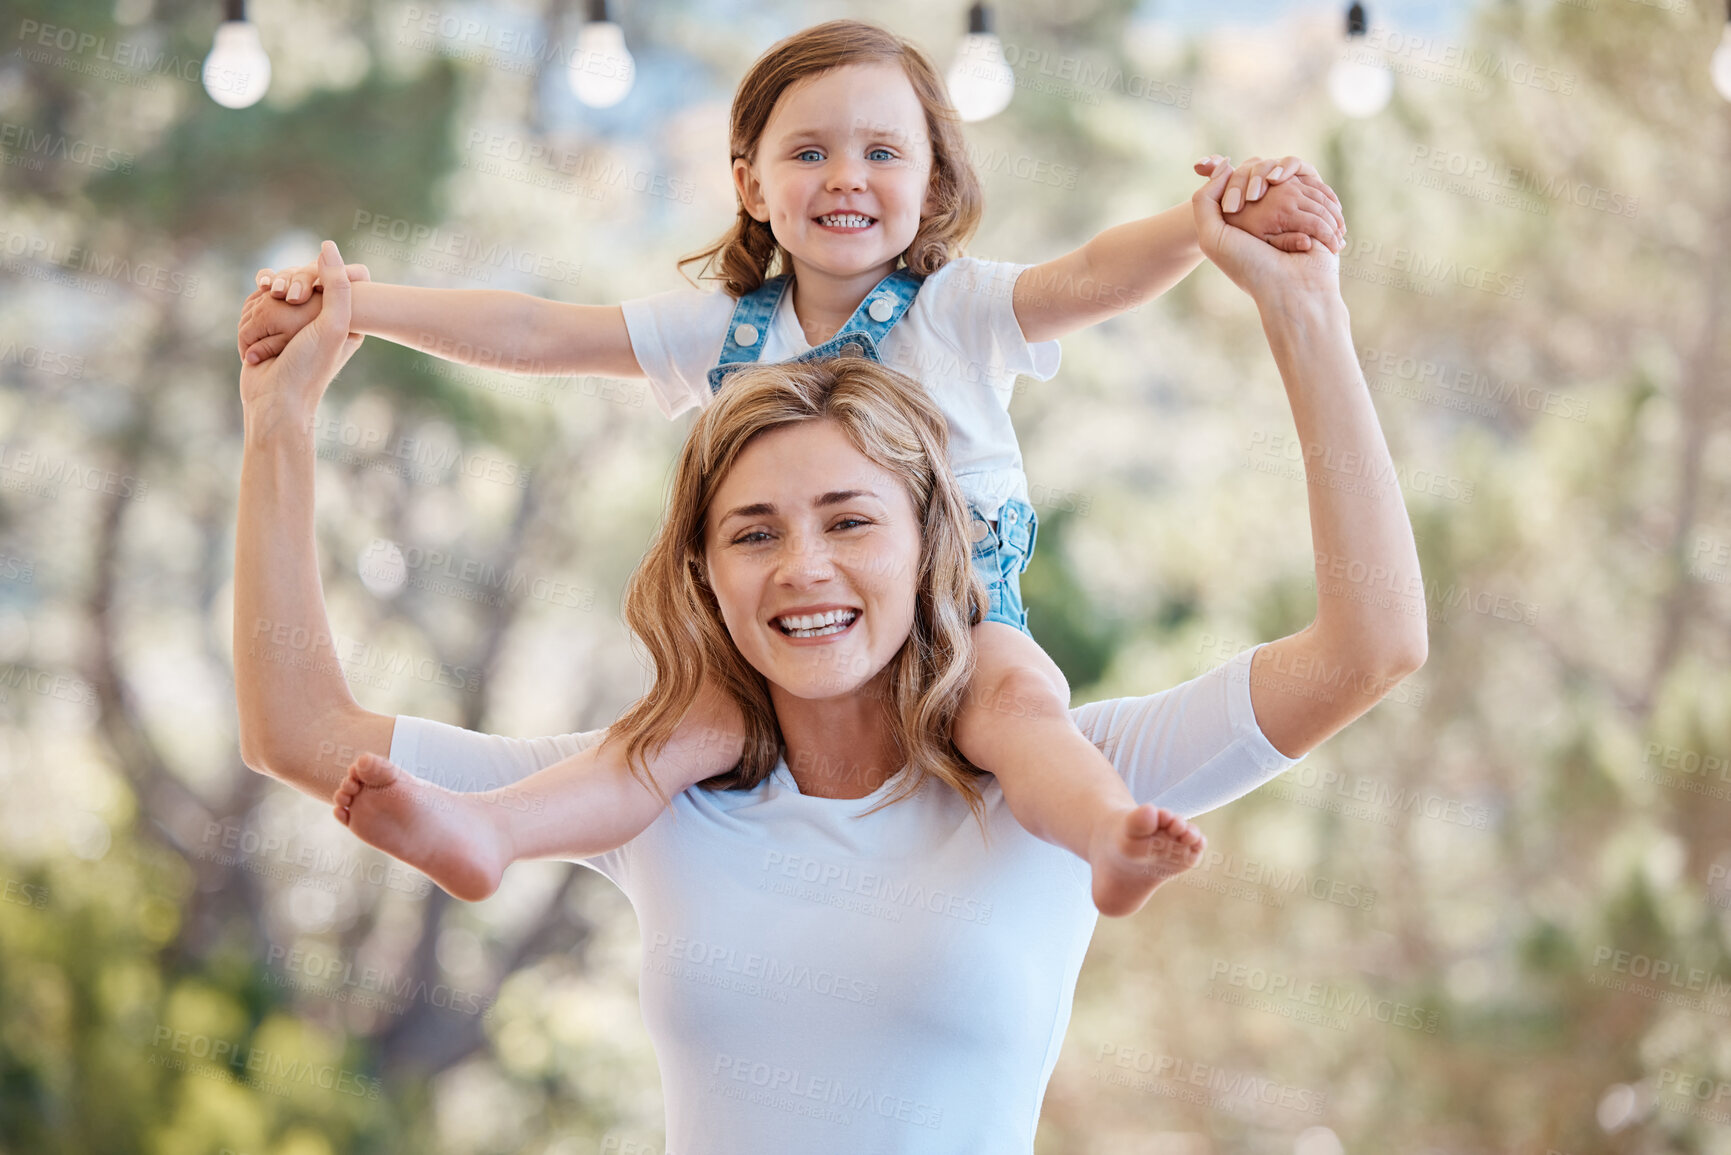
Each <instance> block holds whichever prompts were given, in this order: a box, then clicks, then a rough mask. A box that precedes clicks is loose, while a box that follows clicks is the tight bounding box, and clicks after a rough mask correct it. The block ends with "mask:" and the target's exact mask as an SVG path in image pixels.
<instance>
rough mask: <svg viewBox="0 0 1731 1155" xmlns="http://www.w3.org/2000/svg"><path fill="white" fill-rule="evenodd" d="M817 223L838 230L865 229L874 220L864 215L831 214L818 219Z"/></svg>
mask: <svg viewBox="0 0 1731 1155" xmlns="http://www.w3.org/2000/svg"><path fill="white" fill-rule="evenodd" d="M817 223H818V224H820V225H828V226H830V227H831V228H837V229H863V228H865V227H866V226H867V225H869V224H871V223H872V218H870V217H868V216H866V215H865V214H864V213H831V214H830V215H829V216H827V217H819V218H817Z"/></svg>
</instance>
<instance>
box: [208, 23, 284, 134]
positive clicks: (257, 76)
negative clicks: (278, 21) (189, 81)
mask: <svg viewBox="0 0 1731 1155" xmlns="http://www.w3.org/2000/svg"><path fill="white" fill-rule="evenodd" d="M269 87H270V57H268V56H266V55H265V52H264V46H263V45H262V44H260V43H259V39H258V26H257V25H255V24H253V23H251V22H250V21H248V20H247V18H246V0H224V3H223V20H222V23H221V24H219V25H217V28H216V39H215V40H213V41H212V42H211V45H210V55H209V56H206V57H205V58H204V90H205V91H206V92H208V93H210V98H211V99H212V100H214V101H216V102H217V103H218V104H220V105H222V106H223V107H224V108H248V107H250V106H252V105H254V104H257V103H258V102H259V100H260V99H262V98H263V96H264V93H265V89H267V88H269Z"/></svg>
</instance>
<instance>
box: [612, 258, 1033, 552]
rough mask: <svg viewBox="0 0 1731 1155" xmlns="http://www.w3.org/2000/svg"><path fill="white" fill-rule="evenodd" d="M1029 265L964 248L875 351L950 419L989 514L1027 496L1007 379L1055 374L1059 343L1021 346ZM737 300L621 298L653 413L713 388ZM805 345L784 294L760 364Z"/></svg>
mask: <svg viewBox="0 0 1731 1155" xmlns="http://www.w3.org/2000/svg"><path fill="white" fill-rule="evenodd" d="M1028 267H1029V266H1027V265H1018V264H1011V263H1009V262H1005V261H981V260H976V259H975V258H973V257H962V258H959V259H957V260H954V261H951V262H949V263H948V264H946V265H945V266H944V267H943V268H941V269H939V270H938V271H937V272H935V273H933V274H932V275H931V276H929V277H927V278H926V279H925V281H924V282H923V283H922V284H921V285H920V291H919V293H918V294H916V295H915V297H914V300H913V304H911V305H910V306H908V311H907V312H906V313H905V314H903V316H902V319H901V320H900V321H897V322H896V325H895V327H894V328H893V329H891V330H890V331H889V334H888V335H887V336H886V337H885V338H884V341H883V344H882V347H881V348H880V349H879V350H878V353H879V356H881V357H882V359H883V362H884V364H886V365H888V366H890V367H891V368H892V369H897V370H899V371H901V372H903V373H906V374H907V375H908V376H910V377H912V378H914V379H915V380H916V381H919V382H921V383H922V384H924V385H925V387H926V388H927V389H929V390H930V391H931V393H932V397H933V399H934V400H936V401H937V403H938V406H939V407H940V408H941V409H942V410H943V412H944V416H945V417H946V418H947V419H948V421H949V427H950V464H951V466H952V467H953V468H954V469H955V471H956V476H957V478H958V479H959V480H960V481H961V484H962V492H963V494H964V495H966V497H967V498H968V500H969V501H970V502H972V503H973V504H974V505H975V506H976V507H977V508H979V510H980V511H981V513H982V514H984V515H985V517H986V518H987V519H988V520H992V519H995V518H996V517H997V515H998V510H999V508H1000V507H1001V506H1002V505H1003V503H1004V501H1005V500H1006V499H1008V498H1012V497H1014V498H1017V499H1019V500H1021V501H1027V500H1028V479H1027V475H1026V474H1025V473H1024V472H1023V470H1022V451H1021V448H1020V447H1019V446H1018V445H1017V444H1016V430H1015V427H1014V426H1013V425H1011V423H1010V413H1009V406H1010V398H1011V396H1012V395H1013V394H1014V393H1015V388H1016V377H1017V375H1018V374H1023V373H1025V374H1027V375H1029V376H1031V377H1034V378H1036V379H1038V380H1041V381H1046V380H1050V379H1051V377H1052V375H1053V374H1054V373H1056V372H1057V371H1058V361H1059V351H1058V342H1057V341H1055V340H1054V341H1041V342H1039V343H1038V344H1029V343H1028V341H1027V339H1026V338H1024V337H1023V336H1022V327H1021V325H1020V324H1018V323H1017V321H1016V310H1015V306H1014V304H1013V302H1012V300H1011V297H1012V294H1013V293H1014V292H1015V288H1016V278H1017V277H1019V276H1020V275H1021V273H1022V270H1023V269H1026V268H1028ZM737 303H738V302H737V301H736V300H735V299H734V298H733V297H730V296H728V295H727V294H726V293H723V292H719V291H705V290H702V289H693V288H684V289H674V290H671V291H669V292H665V293H658V294H656V295H655V296H652V297H639V298H636V299H634V300H630V301H626V302H624V304H623V306H622V308H623V309H624V311H625V327H626V329H627V331H628V332H629V333H630V335H631V349H632V352H634V353H635V354H636V355H637V363H638V365H639V366H640V367H641V368H642V369H643V372H644V374H645V375H646V376H647V377H648V378H649V384H650V388H651V390H652V391H653V392H654V394H655V400H656V402H657V403H658V404H659V405H660V406H661V411H662V412H663V413H665V414H666V415H667V416H668V417H670V418H671V417H676V416H678V415H679V414H681V413H683V412H685V411H686V410H687V409H691V408H705V407H707V406H708V405H709V403H710V400H711V399H712V397H713V394H712V392H711V391H710V388H709V380H708V376H709V370H710V369H712V368H714V367H715V365H716V363H717V362H718V361H720V359H721V347H722V342H723V341H724V340H725V339H726V337H727V325H728V322H729V320H731V319H732V317H733V307H734V305H736V304H737ZM811 348H812V346H811V343H810V342H808V341H807V340H806V339H805V335H804V333H803V332H802V331H801V330H800V327H799V316H798V314H796V313H795V312H794V310H793V290H792V288H791V287H790V288H789V290H788V291H787V292H786V293H784V294H783V295H782V298H781V303H780V305H779V306H778V307H777V308H776V310H775V315H774V317H773V318H772V319H771V322H770V325H769V331H768V333H767V334H766V335H765V340H764V346H763V353H762V355H761V357H760V360H761V361H763V362H764V363H769V362H775V361H791V360H792V359H793V358H795V357H798V356H799V355H800V354H802V353H806V352H809V351H810V350H811Z"/></svg>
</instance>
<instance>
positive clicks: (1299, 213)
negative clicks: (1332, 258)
mask: <svg viewBox="0 0 1731 1155" xmlns="http://www.w3.org/2000/svg"><path fill="white" fill-rule="evenodd" d="M1222 165H1224V166H1225V167H1227V168H1232V161H1231V158H1229V157H1223V156H1219V155H1218V154H1216V155H1214V156H1208V157H1203V158H1202V159H1201V160H1199V161H1197V162H1196V171H1197V172H1198V173H1200V174H1202V175H1203V176H1213V175H1214V174H1215V172H1217V171H1218V169H1219V167H1220V166H1222ZM1269 194H1273V195H1269ZM1221 211H1222V212H1224V213H1225V214H1226V216H1227V217H1228V218H1229V219H1230V220H1231V223H1233V224H1235V225H1237V226H1238V227H1239V228H1241V229H1243V230H1245V231H1246V232H1249V233H1253V234H1255V235H1256V236H1258V237H1261V238H1262V239H1263V240H1265V241H1267V242H1268V243H1269V244H1271V245H1273V246H1274V247H1275V248H1278V249H1284V250H1285V251H1287V252H1295V253H1297V252H1305V251H1307V250H1308V249H1309V248H1310V245H1311V240H1312V239H1313V238H1314V239H1315V240H1318V241H1321V242H1322V243H1323V244H1325V245H1327V246H1328V247H1329V248H1330V249H1332V250H1333V251H1334V252H1336V253H1338V252H1340V250H1341V249H1342V247H1343V246H1344V245H1345V241H1346V217H1345V216H1344V215H1342V213H1341V208H1340V198H1339V197H1338V196H1336V195H1335V193H1334V190H1333V189H1331V188H1329V187H1328V185H1327V184H1325V183H1324V182H1323V180H1322V176H1321V174H1320V173H1318V172H1317V171H1316V168H1315V166H1313V165H1311V164H1309V163H1308V162H1306V161H1305V160H1303V159H1302V158H1301V157H1296V156H1289V157H1286V158H1285V159H1283V160H1279V161H1273V160H1263V159H1262V158H1260V157H1251V158H1250V159H1249V160H1247V161H1245V162H1244V163H1243V164H1242V165H1239V166H1237V167H1236V168H1232V173H1231V176H1230V178H1229V179H1228V181H1227V184H1226V195H1225V196H1224V197H1223V198H1222V200H1221Z"/></svg>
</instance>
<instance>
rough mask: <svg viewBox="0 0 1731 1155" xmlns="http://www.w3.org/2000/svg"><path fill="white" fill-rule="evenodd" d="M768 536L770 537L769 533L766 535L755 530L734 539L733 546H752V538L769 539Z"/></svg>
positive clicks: (759, 530)
mask: <svg viewBox="0 0 1731 1155" xmlns="http://www.w3.org/2000/svg"><path fill="white" fill-rule="evenodd" d="M768 536H769V535H768V534H767V533H764V532H763V531H762V530H761V529H754V530H752V531H751V532H750V533H748V534H744V535H742V536H740V537H736V538H734V539H733V544H734V545H750V544H752V542H751V539H752V538H754V537H768Z"/></svg>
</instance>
